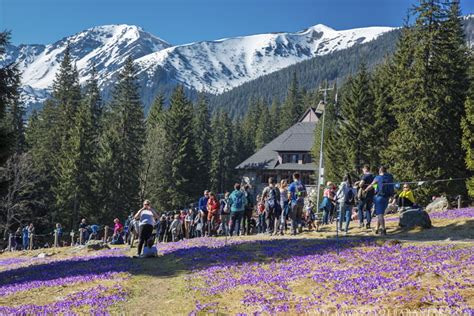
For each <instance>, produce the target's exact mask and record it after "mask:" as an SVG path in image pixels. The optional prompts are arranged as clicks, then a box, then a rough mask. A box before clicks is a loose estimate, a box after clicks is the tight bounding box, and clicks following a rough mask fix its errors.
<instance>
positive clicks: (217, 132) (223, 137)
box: [210, 112, 235, 193]
mask: <svg viewBox="0 0 474 316" xmlns="http://www.w3.org/2000/svg"><path fill="white" fill-rule="evenodd" d="M212 131H213V135H212V162H211V173H210V174H211V187H212V190H213V191H215V192H219V193H223V192H224V191H225V190H231V188H232V184H233V182H234V180H235V179H234V176H233V175H234V174H235V171H234V168H235V165H234V164H233V159H232V157H233V156H234V147H233V139H234V137H233V131H232V121H231V120H230V118H229V116H228V115H227V112H220V113H218V114H216V115H215V116H214V118H213V120H212Z"/></svg>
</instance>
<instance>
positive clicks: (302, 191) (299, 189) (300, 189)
mask: <svg viewBox="0 0 474 316" xmlns="http://www.w3.org/2000/svg"><path fill="white" fill-rule="evenodd" d="M307 195H308V194H307V192H306V187H305V186H304V184H303V182H301V181H298V183H297V184H296V199H297V202H298V203H299V204H303V203H304V198H305V197H306V196H307Z"/></svg>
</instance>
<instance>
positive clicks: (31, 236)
mask: <svg viewBox="0 0 474 316" xmlns="http://www.w3.org/2000/svg"><path fill="white" fill-rule="evenodd" d="M33 238H34V234H31V235H30V244H29V246H30V250H33Z"/></svg>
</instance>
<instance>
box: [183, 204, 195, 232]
mask: <svg viewBox="0 0 474 316" xmlns="http://www.w3.org/2000/svg"><path fill="white" fill-rule="evenodd" d="M192 224H193V210H192V209H189V210H188V212H187V213H186V217H185V218H184V236H185V237H186V239H189V238H190V237H191V236H192V232H191V229H192V227H193V225H192Z"/></svg>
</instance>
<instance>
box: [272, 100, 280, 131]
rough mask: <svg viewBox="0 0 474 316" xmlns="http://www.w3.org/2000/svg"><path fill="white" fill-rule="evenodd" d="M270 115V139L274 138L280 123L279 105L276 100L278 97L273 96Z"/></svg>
mask: <svg viewBox="0 0 474 316" xmlns="http://www.w3.org/2000/svg"><path fill="white" fill-rule="evenodd" d="M270 116H271V118H272V120H271V121H272V126H271V139H274V138H276V137H277V136H278V135H279V134H278V131H279V130H280V125H281V123H280V121H281V106H280V103H279V102H278V99H276V98H274V99H273V101H272V105H271V107H270Z"/></svg>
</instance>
